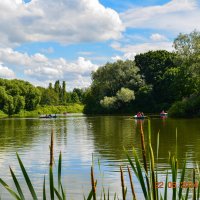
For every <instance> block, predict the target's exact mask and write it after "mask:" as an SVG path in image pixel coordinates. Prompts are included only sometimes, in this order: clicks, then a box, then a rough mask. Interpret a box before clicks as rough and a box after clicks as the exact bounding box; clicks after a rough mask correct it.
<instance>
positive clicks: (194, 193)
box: [193, 169, 196, 200]
mask: <svg viewBox="0 0 200 200" xmlns="http://www.w3.org/2000/svg"><path fill="white" fill-rule="evenodd" d="M195 179H196V177H195V169H193V185H194V190H193V200H196V183H195Z"/></svg>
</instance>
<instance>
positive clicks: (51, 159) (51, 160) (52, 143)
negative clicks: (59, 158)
mask: <svg viewBox="0 0 200 200" xmlns="http://www.w3.org/2000/svg"><path fill="white" fill-rule="evenodd" d="M53 135H54V134H53V129H52V130H51V144H50V163H49V165H50V166H53V146H54V137H53Z"/></svg>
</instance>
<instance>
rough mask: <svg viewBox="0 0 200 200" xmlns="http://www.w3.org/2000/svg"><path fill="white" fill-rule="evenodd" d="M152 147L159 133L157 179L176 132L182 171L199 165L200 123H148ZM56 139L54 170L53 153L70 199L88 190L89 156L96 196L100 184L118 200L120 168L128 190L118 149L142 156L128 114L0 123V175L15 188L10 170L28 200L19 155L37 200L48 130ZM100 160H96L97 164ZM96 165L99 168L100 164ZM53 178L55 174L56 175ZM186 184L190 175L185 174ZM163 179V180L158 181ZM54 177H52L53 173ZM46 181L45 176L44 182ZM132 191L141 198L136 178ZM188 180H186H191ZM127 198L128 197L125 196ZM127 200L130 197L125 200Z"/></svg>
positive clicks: (45, 169)
mask: <svg viewBox="0 0 200 200" xmlns="http://www.w3.org/2000/svg"><path fill="white" fill-rule="evenodd" d="M151 126H152V145H153V148H154V150H156V144H157V142H156V140H157V139H156V138H157V133H158V132H159V131H160V148H159V158H158V163H159V164H158V167H159V173H160V178H159V179H160V180H159V181H164V180H165V179H164V177H163V174H165V173H166V170H167V169H169V165H168V155H169V153H168V152H169V151H170V152H175V149H176V128H177V130H178V140H177V152H178V159H179V160H180V163H182V162H183V160H184V159H185V157H186V153H187V167H188V168H192V167H193V166H195V165H196V162H197V163H199V161H200V151H199V149H200V145H199V144H200V119H169V118H168V119H165V120H162V119H159V118H157V119H156V118H152V119H151ZM52 129H53V130H54V139H55V147H54V149H55V162H56V164H55V168H56V167H57V161H58V155H59V152H60V151H62V156H63V163H62V165H63V171H62V174H63V176H62V177H63V185H64V188H65V189H66V191H67V196H68V197H69V199H76V200H78V199H83V194H85V195H86V196H87V195H88V193H89V191H90V188H91V186H90V166H91V164H92V155H93V160H94V165H95V178H97V179H98V184H97V185H98V188H97V191H98V195H100V192H99V191H100V190H101V188H102V184H104V187H105V190H106V191H107V190H108V188H109V191H110V193H111V194H112V195H114V192H117V194H118V196H119V198H121V183H120V173H119V166H120V165H122V166H123V167H124V171H125V182H126V185H127V186H128V189H129V190H128V195H130V187H129V182H128V177H127V173H126V165H127V159H126V156H125V153H124V150H123V147H125V148H126V149H127V150H131V149H132V147H133V146H134V147H135V148H136V150H137V152H138V154H139V157H140V158H142V156H141V150H140V146H141V144H140V132H139V130H140V129H139V123H138V122H137V121H135V120H133V119H130V118H129V116H91V117H90V116H89V117H87V116H84V115H81V114H76V115H72V114H71V115H67V116H59V118H56V119H39V118H23V119H22V118H10V119H1V120H0V169H1V170H0V177H1V178H2V179H3V180H5V181H6V182H7V183H8V184H9V185H11V186H12V187H14V184H13V182H12V179H11V176H10V174H9V166H11V167H12V169H13V170H14V171H15V173H16V175H17V177H18V178H19V180H20V182H21V184H22V185H23V190H24V192H25V194H26V196H27V199H31V198H30V194H29V191H28V189H27V187H26V184H25V182H24V179H23V176H22V174H21V171H20V168H19V165H18V162H17V159H16V152H18V153H19V155H20V157H21V159H22V161H23V163H24V165H25V167H26V169H27V171H28V173H29V174H30V177H31V179H32V180H33V183H34V187H35V190H36V191H37V193H38V194H39V197H40V199H42V184H43V177H44V175H46V177H47V176H48V164H49V144H50V135H51V130H52ZM144 129H145V140H147V120H144ZM98 160H99V161H98ZM98 163H100V169H99V164H98ZM55 174H56V171H55ZM187 176H188V181H189V180H190V178H191V174H187ZM162 177H163V178H162ZM55 178H56V175H55ZM47 179H48V178H47ZM133 179H134V182H135V189H136V193H137V196H138V197H139V199H142V198H143V196H142V193H141V189H140V186H139V185H138V183H137V181H136V178H135V176H133ZM190 181H191V180H190ZM0 189H1V190H0V196H1V197H2V199H11V197H10V195H9V194H8V193H7V192H6V191H5V189H2V188H0ZM128 199H129V198H128ZM130 199H131V198H130Z"/></svg>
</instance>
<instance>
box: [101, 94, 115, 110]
mask: <svg viewBox="0 0 200 200" xmlns="http://www.w3.org/2000/svg"><path fill="white" fill-rule="evenodd" d="M116 101H117V98H116V97H107V96H105V97H104V98H103V99H102V100H101V101H100V104H101V105H102V106H103V107H104V108H114V107H115V103H116Z"/></svg>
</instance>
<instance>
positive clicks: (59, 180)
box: [58, 152, 62, 191]
mask: <svg viewBox="0 0 200 200" xmlns="http://www.w3.org/2000/svg"><path fill="white" fill-rule="evenodd" d="M61 168H62V154H61V152H60V154H59V161H58V191H60V186H61Z"/></svg>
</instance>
